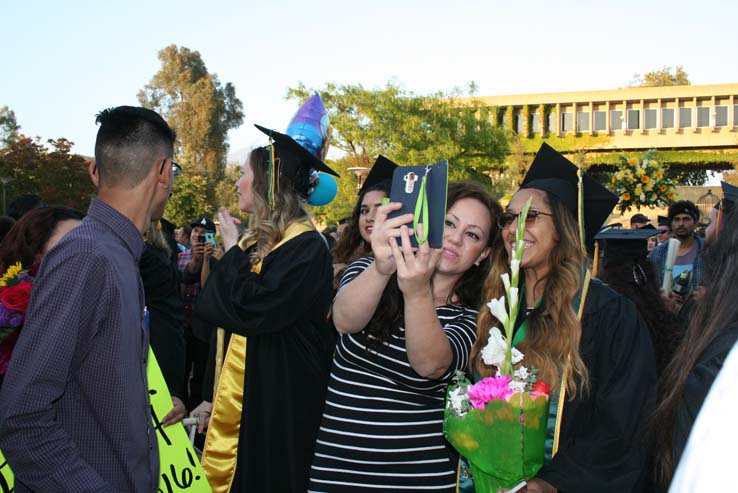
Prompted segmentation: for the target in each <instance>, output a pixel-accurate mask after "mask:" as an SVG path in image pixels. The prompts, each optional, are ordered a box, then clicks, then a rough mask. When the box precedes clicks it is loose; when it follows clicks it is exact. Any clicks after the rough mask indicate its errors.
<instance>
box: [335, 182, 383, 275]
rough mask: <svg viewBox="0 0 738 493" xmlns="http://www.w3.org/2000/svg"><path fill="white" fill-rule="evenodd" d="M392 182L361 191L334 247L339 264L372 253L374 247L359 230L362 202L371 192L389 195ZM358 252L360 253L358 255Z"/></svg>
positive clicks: (336, 261) (378, 184) (380, 183)
mask: <svg viewBox="0 0 738 493" xmlns="http://www.w3.org/2000/svg"><path fill="white" fill-rule="evenodd" d="M390 187H391V183H390V181H389V180H385V181H381V182H379V183H377V184H376V185H374V186H371V187H367V188H366V189H364V190H362V191H361V194H360V195H359V198H358V199H357V200H356V205H354V210H353V211H351V215H350V216H349V217H348V225H347V226H346V229H344V230H343V233H342V234H341V236H340V238H338V241H337V242H336V246H335V247H334V248H333V261H334V262H335V263H337V264H347V263H349V262H352V261H354V260H356V258H357V257H360V256H362V255H371V253H372V249H371V245H370V244H369V242H366V241H364V239H363V238H362V237H361V231H359V218H360V217H361V202H362V201H363V200H364V197H365V196H366V194H367V193H369V192H377V191H380V192H384V193H385V195H387V196H388V197H389V194H390ZM357 253H358V255H357Z"/></svg>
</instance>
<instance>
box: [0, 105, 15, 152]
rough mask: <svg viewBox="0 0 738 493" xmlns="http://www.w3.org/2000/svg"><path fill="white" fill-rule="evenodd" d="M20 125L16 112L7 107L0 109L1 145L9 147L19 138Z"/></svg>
mask: <svg viewBox="0 0 738 493" xmlns="http://www.w3.org/2000/svg"><path fill="white" fill-rule="evenodd" d="M19 130H20V125H18V120H17V119H16V118H15V112H14V111H13V110H11V109H10V108H8V107H7V106H2V107H0V145H2V147H7V146H9V145H10V144H12V143H13V142H14V141H15V140H16V139H17V138H18V132H19Z"/></svg>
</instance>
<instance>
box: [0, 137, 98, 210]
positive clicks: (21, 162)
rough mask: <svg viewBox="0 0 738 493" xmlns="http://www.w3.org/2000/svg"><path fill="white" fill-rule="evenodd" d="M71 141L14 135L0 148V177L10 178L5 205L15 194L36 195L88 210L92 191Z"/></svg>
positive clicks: (80, 158)
mask: <svg viewBox="0 0 738 493" xmlns="http://www.w3.org/2000/svg"><path fill="white" fill-rule="evenodd" d="M73 145H74V144H73V142H71V141H69V140H67V139H65V138H63V137H62V138H59V139H55V140H54V139H49V140H47V141H46V144H43V143H41V141H40V139H39V138H36V139H31V138H30V137H26V136H24V135H20V134H19V135H17V137H16V138H15V140H14V141H13V142H11V143H10V145H7V146H5V147H3V148H2V149H0V176H2V177H5V178H11V179H12V181H10V182H8V183H7V185H6V186H5V190H6V196H7V200H6V201H7V203H10V201H11V200H12V199H13V197H15V196H16V195H20V194H24V193H36V194H38V195H40V196H41V197H42V198H43V200H44V201H45V202H47V203H49V204H55V205H66V206H69V207H75V208H77V209H80V210H83V211H85V210H87V206H88V205H89V202H90V198H91V197H92V195H93V192H94V188H93V186H92V182H91V181H90V177H89V176H88V174H87V163H88V162H89V161H88V160H87V159H86V158H84V157H82V156H78V155H76V154H72V153H71V149H72V146H73Z"/></svg>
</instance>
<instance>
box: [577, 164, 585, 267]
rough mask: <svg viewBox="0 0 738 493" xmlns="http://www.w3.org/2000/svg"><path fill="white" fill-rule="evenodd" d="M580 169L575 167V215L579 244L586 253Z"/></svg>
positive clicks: (582, 187)
mask: <svg viewBox="0 0 738 493" xmlns="http://www.w3.org/2000/svg"><path fill="white" fill-rule="evenodd" d="M582 176H583V174H582V167H581V166H577V179H578V180H577V215H578V218H577V219H578V222H579V244H580V245H581V248H582V251H584V252H586V251H587V250H586V249H587V247H586V243H584V183H583V182H582Z"/></svg>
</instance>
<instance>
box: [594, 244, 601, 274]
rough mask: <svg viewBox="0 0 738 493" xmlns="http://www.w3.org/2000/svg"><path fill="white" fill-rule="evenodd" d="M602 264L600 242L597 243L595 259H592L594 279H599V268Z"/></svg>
mask: <svg viewBox="0 0 738 493" xmlns="http://www.w3.org/2000/svg"><path fill="white" fill-rule="evenodd" d="M599 262H600V242H599V241H595V251H594V258H593V259H592V277H597V267H598V265H597V264H598V263H599Z"/></svg>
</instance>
